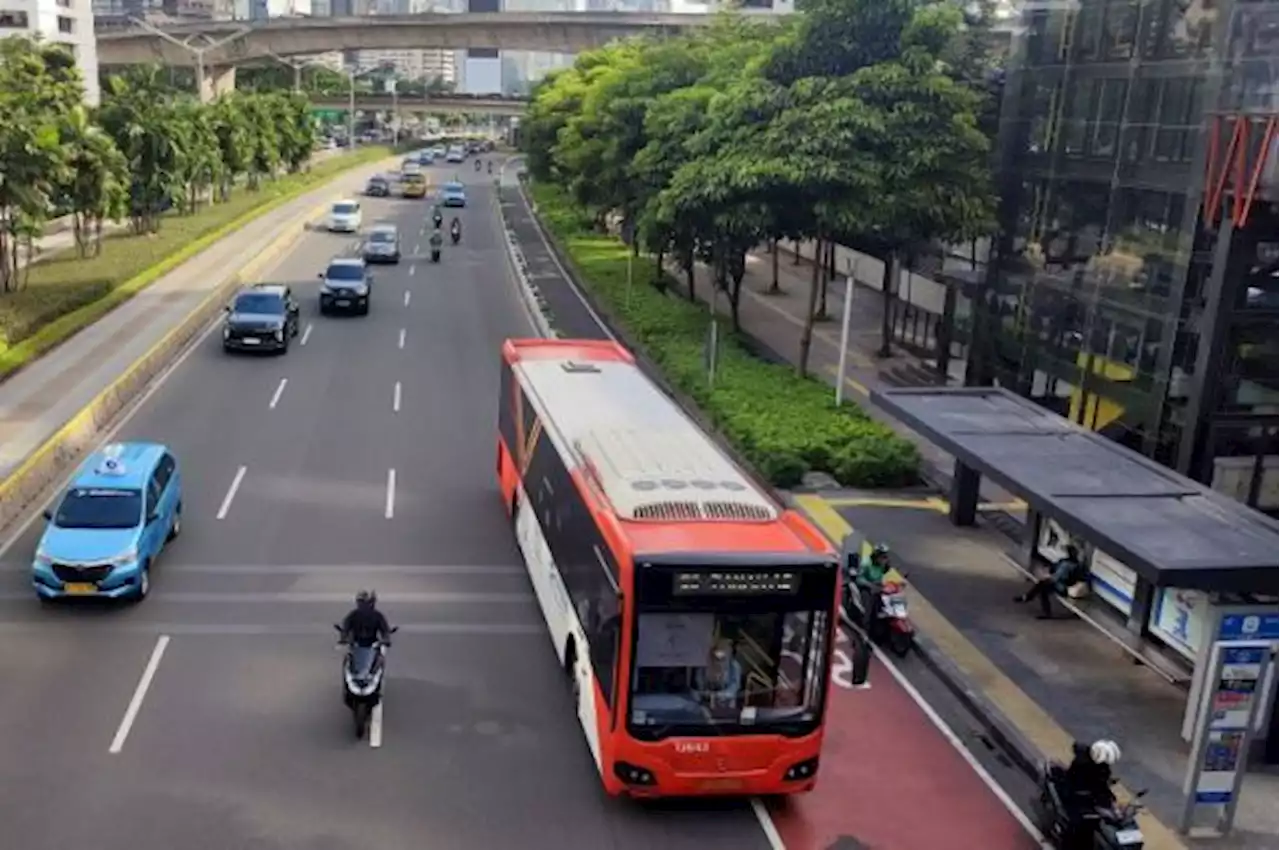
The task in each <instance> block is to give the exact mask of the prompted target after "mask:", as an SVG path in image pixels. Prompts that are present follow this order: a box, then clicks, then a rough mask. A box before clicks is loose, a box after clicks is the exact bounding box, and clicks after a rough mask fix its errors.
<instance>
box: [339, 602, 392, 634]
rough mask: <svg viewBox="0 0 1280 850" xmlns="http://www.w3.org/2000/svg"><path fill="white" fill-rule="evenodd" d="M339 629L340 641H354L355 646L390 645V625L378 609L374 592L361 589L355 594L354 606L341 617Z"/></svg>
mask: <svg viewBox="0 0 1280 850" xmlns="http://www.w3.org/2000/svg"><path fill="white" fill-rule="evenodd" d="M341 631H342V637H341V638H340V639H339V642H340V643H355V645H356V646H372V645H373V644H375V643H381V644H382V645H383V646H390V645H391V626H390V624H389V623H388V622H387V618H386V616H384V615H383V613H382V612H381V611H379V610H378V594H377V593H376V592H374V591H371V590H361V591H360V592H359V593H357V594H356V607H355V608H353V609H351V610H350V611H349V612H347V616H345V617H343V618H342V629H341Z"/></svg>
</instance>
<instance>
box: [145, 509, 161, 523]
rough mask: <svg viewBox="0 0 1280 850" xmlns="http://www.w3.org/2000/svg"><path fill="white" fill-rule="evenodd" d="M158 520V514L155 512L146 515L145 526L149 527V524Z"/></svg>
mask: <svg viewBox="0 0 1280 850" xmlns="http://www.w3.org/2000/svg"><path fill="white" fill-rule="evenodd" d="M158 519H160V514H159V513H157V512H156V511H152V512H151V513H149V514H147V525H151V523H153V522H155V521H156V520H158Z"/></svg>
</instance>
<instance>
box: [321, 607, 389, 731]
mask: <svg viewBox="0 0 1280 850" xmlns="http://www.w3.org/2000/svg"><path fill="white" fill-rule="evenodd" d="M334 629H336V630H337V632H338V634H339V635H341V634H342V626H339V625H337V624H334ZM397 630H398V628H397V627H396V626H392V627H391V634H395V633H396V631H397ZM340 646H341V644H340ZM346 650H347V651H346V655H345V657H344V658H343V661H342V701H343V703H345V704H346V706H347V708H349V709H351V718H352V720H353V721H354V723H355V730H356V737H357V738H363V737H364V736H365V733H366V732H368V731H369V720H370V718H371V717H372V716H373V709H374V707H376V706H377V705H378V704H379V703H380V702H382V682H383V677H384V675H385V673H386V655H387V645H386V644H384V643H381V642H375V643H373V644H372V645H370V646H361V645H359V644H354V643H349V644H346Z"/></svg>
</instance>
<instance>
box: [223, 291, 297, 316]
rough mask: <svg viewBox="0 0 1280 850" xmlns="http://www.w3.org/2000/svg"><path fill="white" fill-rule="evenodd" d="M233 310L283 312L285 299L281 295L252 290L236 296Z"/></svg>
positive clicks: (241, 311) (243, 311)
mask: <svg viewBox="0 0 1280 850" xmlns="http://www.w3.org/2000/svg"><path fill="white" fill-rule="evenodd" d="M232 310H233V311H234V312H236V313H283V312H284V299H283V298H281V297H280V296H279V295H269V294H267V293H265V292H252V293H249V294H246V295H241V296H239V297H238V298H236V303H235V306H234V307H233V308H232Z"/></svg>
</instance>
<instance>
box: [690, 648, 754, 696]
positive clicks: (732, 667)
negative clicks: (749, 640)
mask: <svg viewBox="0 0 1280 850" xmlns="http://www.w3.org/2000/svg"><path fill="white" fill-rule="evenodd" d="M694 685H695V687H696V688H697V692H698V695H699V697H701V699H702V701H703V702H704V703H706V704H707V706H708V707H710V708H713V709H715V708H733V707H734V706H736V705H737V702H738V695H739V694H740V693H741V692H742V665H741V664H739V663H738V659H736V658H734V657H733V641H731V640H729V639H727V638H721V639H720V640H717V641H716V642H715V643H714V644H712V646H711V657H710V658H709V659H708V661H707V666H706V667H700V668H698V669H697V670H696V671H695V673H694Z"/></svg>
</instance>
